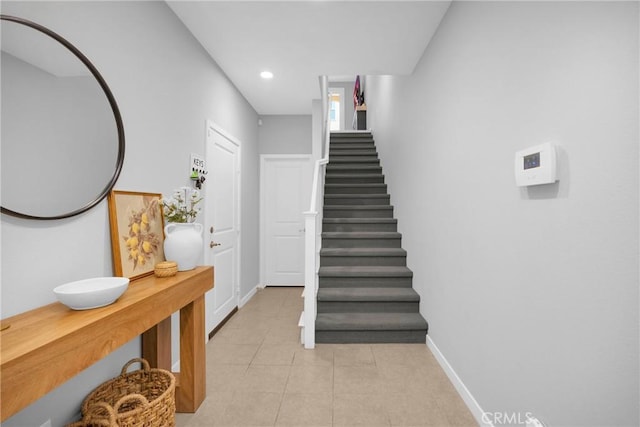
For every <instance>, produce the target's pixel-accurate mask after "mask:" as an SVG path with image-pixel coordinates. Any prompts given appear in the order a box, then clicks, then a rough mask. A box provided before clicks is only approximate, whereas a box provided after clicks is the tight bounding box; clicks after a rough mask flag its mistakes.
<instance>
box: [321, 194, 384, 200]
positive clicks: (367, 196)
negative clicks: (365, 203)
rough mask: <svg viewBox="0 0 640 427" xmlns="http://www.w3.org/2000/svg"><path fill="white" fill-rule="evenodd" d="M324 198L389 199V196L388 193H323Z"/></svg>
mask: <svg viewBox="0 0 640 427" xmlns="http://www.w3.org/2000/svg"><path fill="white" fill-rule="evenodd" d="M324 198H325V199H389V198H390V196H389V195H388V194H377V193H373V194H367V193H364V194H363V193H358V194H333V193H324Z"/></svg>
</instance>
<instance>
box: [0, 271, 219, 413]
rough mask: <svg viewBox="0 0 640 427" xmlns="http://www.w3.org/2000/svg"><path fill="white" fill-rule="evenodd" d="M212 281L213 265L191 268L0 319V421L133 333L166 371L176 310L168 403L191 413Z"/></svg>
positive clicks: (201, 393) (198, 397)
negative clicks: (172, 393)
mask: <svg viewBox="0 0 640 427" xmlns="http://www.w3.org/2000/svg"><path fill="white" fill-rule="evenodd" d="M212 288H213V267H197V268H196V269H195V270H191V271H184V272H179V273H178V274H177V275H176V276H173V277H167V278H157V277H155V276H147V277H144V278H141V279H137V280H134V281H132V282H131V283H130V284H129V288H128V289H127V291H126V292H125V293H124V294H123V295H122V296H121V297H120V298H119V299H118V301H116V302H115V303H114V304H111V305H108V306H106V307H101V308H96V309H93V310H85V311H74V310H71V309H69V308H67V307H66V306H64V305H62V304H60V303H57V302H56V303H53V304H49V305H46V306H44V307H40V308H37V309H35V310H31V311H28V312H26V313H22V314H18V315H16V316H13V317H9V318H7V319H4V320H2V327H3V328H7V329H4V330H3V331H2V332H1V335H0V340H1V341H0V343H1V346H2V348H1V349H0V375H1V383H0V414H1V419H0V421H4V420H6V419H7V418H9V417H10V416H12V415H14V414H16V413H17V412H18V411H20V410H22V409H24V408H25V407H26V406H28V405H29V404H31V403H32V402H34V401H35V400H37V399H39V398H40V397H42V396H44V395H45V394H47V393H48V392H50V391H51V390H53V389H54V388H56V387H58V386H59V385H61V384H62V383H64V382H66V381H67V380H69V379H70V378H72V377H73V376H75V375H77V374H78V373H80V371H82V370H84V369H86V368H87V367H89V366H91V365H92V364H94V363H95V362H97V361H98V360H100V359H102V358H104V357H105V356H107V355H108V354H109V353H111V352H112V351H114V350H115V349H117V348H118V347H120V346H122V345H123V344H125V343H127V342H129V341H130V340H132V339H133V338H135V337H136V336H138V335H141V334H142V342H143V350H142V356H143V357H145V358H146V359H147V360H148V361H149V363H150V364H151V366H153V367H159V368H162V369H167V370H171V327H170V321H171V314H172V313H174V312H176V311H178V310H180V374H179V375H176V376H177V379H178V381H177V387H176V407H177V408H176V409H177V410H178V412H195V411H196V409H198V407H199V406H200V404H201V403H202V401H203V400H204V398H205V395H206V384H205V377H206V375H205V369H206V364H205V362H206V358H205V347H204V345H205V338H204V336H205V331H204V293H205V292H206V291H208V290H209V289H212ZM167 353H168V356H167ZM97 385H98V384H96V386H97Z"/></svg>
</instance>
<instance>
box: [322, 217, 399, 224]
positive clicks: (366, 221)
mask: <svg viewBox="0 0 640 427" xmlns="http://www.w3.org/2000/svg"><path fill="white" fill-rule="evenodd" d="M322 222H323V223H326V224H381V223H384V224H396V223H397V222H398V220H397V219H396V218H324V219H323V220H322Z"/></svg>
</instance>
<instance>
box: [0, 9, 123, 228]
mask: <svg viewBox="0 0 640 427" xmlns="http://www.w3.org/2000/svg"><path fill="white" fill-rule="evenodd" d="M0 24H1V31H2V38H1V39H0V40H1V43H2V58H1V59H2V60H1V62H0V64H1V66H2V70H1V73H0V75H1V78H2V81H1V90H0V94H1V96H2V99H1V102H2V110H1V114H2V117H1V123H2V126H1V129H2V134H1V138H0V144H1V147H0V158H1V162H2V164H1V168H0V173H1V177H0V178H1V179H0V182H1V185H2V188H1V192H0V196H1V202H0V204H1V206H0V209H1V212H2V213H3V214H6V215H10V216H14V217H18V218H25V219H40V220H55V219H63V218H69V217H72V216H75V215H78V214H81V213H83V212H86V211H87V210H89V209H91V208H92V207H94V206H96V205H97V204H98V203H100V202H101V201H102V200H103V199H104V198H105V197H106V196H107V195H108V194H109V192H110V191H111V189H112V188H113V186H114V185H115V183H116V181H117V179H118V176H119V175H120V172H121V170H122V165H123V163H124V149H125V140H124V128H123V124H122V117H121V115H120V110H119V109H118V105H117V104H116V101H115V98H114V97H113V94H112V93H111V90H110V89H109V87H108V86H107V83H106V82H105V80H104V79H103V77H102V76H101V75H100V73H99V72H98V70H97V69H96V67H95V66H94V65H93V64H92V63H91V62H90V61H89V59H88V58H87V57H86V56H85V55H84V54H83V53H82V52H80V51H79V50H78V49H77V48H76V47H75V46H74V45H72V44H71V43H70V42H69V41H67V40H66V39H65V38H63V37H62V36H60V35H59V34H57V33H55V32H53V31H51V30H50V29H48V28H46V27H44V26H42V25H40V24H37V23H35V22H32V21H29V20H26V19H23V18H18V17H14V16H9V15H0Z"/></svg>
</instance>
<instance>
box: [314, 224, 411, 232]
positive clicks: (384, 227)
mask: <svg viewBox="0 0 640 427" xmlns="http://www.w3.org/2000/svg"><path fill="white" fill-rule="evenodd" d="M322 231H324V232H333V231H343V232H350V231H391V232H396V231H398V224H396V223H389V224H387V223H374V224H368V223H367V224H364V223H363V224H331V223H325V224H323V225H322Z"/></svg>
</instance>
